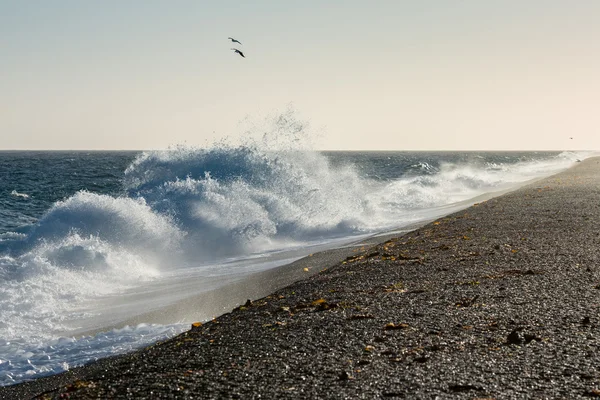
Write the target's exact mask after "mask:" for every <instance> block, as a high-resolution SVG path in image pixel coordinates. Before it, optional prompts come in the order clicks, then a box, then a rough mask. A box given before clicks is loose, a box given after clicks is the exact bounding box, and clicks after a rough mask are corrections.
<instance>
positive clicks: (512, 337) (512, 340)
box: [506, 328, 524, 344]
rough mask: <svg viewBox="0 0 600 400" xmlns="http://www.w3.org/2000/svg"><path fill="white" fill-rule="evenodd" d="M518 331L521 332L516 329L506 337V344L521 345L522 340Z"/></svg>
mask: <svg viewBox="0 0 600 400" xmlns="http://www.w3.org/2000/svg"><path fill="white" fill-rule="evenodd" d="M520 330H521V329H520V328H517V329H514V330H513V331H512V332H511V333H509V334H508V336H507V337H506V343H507V344H521V343H523V342H524V339H523V338H522V337H521V335H520V334H519V331H520Z"/></svg>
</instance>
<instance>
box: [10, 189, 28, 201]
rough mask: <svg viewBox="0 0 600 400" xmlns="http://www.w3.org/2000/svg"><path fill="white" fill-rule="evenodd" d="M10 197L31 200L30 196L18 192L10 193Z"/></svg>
mask: <svg viewBox="0 0 600 400" xmlns="http://www.w3.org/2000/svg"><path fill="white" fill-rule="evenodd" d="M10 195H11V196H14V197H21V198H23V199H28V198H29V195H28V194H26V193H19V192H17V191H16V190H13V191H12V192H10Z"/></svg>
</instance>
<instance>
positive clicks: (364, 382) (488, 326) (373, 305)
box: [0, 158, 600, 399]
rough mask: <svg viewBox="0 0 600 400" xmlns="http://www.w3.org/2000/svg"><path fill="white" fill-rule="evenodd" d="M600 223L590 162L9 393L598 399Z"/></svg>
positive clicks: (336, 257)
mask: <svg viewBox="0 0 600 400" xmlns="http://www.w3.org/2000/svg"><path fill="white" fill-rule="evenodd" d="M599 222H600V159H599V158H591V159H587V160H585V161H584V162H582V163H578V164H577V165H576V166H575V167H573V168H571V169H569V170H567V171H565V172H563V173H561V174H558V175H555V176H552V177H549V178H546V179H544V180H541V181H537V182H534V183H532V184H530V185H527V186H525V187H522V188H520V189H518V190H516V191H514V192H511V193H508V194H505V195H503V196H500V197H496V198H493V199H490V200H487V201H483V202H481V203H479V204H476V205H474V206H473V207H470V208H467V209H465V210H462V211H459V212H456V213H454V214H451V215H449V216H447V217H444V218H440V219H438V220H436V221H433V222H431V223H429V224H427V225H425V226H423V227H421V228H419V229H417V230H416V231H413V232H410V233H407V234H406V235H403V236H400V237H397V238H392V239H389V240H387V241H385V242H384V243H381V244H379V245H377V246H374V247H368V246H366V247H365V248H364V250H362V247H358V248H347V249H341V250H339V252H337V251H332V252H330V253H329V255H328V256H326V257H325V258H320V257H314V258H312V259H311V258H308V259H304V260H303V261H302V262H303V263H305V264H297V265H296V266H293V264H292V265H291V266H288V268H291V269H296V271H295V272H296V273H297V274H298V276H297V277H296V278H294V279H297V278H302V277H303V276H302V274H303V273H305V271H304V268H309V269H312V270H313V271H314V270H317V271H319V272H318V273H317V274H315V275H312V276H310V277H308V278H306V279H303V280H300V281H298V282H295V283H292V284H291V285H289V286H286V287H284V288H283V289H279V290H276V288H277V287H281V286H282V285H285V283H286V282H277V278H278V276H282V275H281V274H279V275H278V274H272V275H270V276H269V277H268V279H265V278H266V277H265V276H263V277H262V278H261V281H260V282H266V283H264V284H263V285H264V287H261V290H263V289H264V290H263V292H264V293H271V294H269V295H267V296H266V297H262V298H259V299H256V300H254V301H252V302H249V303H247V304H246V305H244V306H241V307H238V308H236V309H234V310H233V311H232V312H230V313H227V314H224V315H222V316H220V317H218V318H216V319H214V320H212V321H211V322H208V323H205V324H203V325H201V326H197V327H194V328H193V329H191V330H190V331H188V332H185V333H183V334H181V335H179V336H177V337H175V338H173V339H171V340H168V341H166V342H163V343H160V344H156V345H153V346H150V347H148V348H146V349H143V350H140V351H137V352H134V353H131V354H127V355H124V356H118V357H113V358H108V359H103V360H100V361H98V362H96V363H92V364H89V365H87V366H84V367H82V368H76V369H73V370H71V371H69V372H67V373H65V374H61V375H55V376H52V377H48V378H41V379H38V380H36V381H32V382H29V383H24V384H21V385H15V386H12V387H7V388H2V389H0V397H2V398H29V397H32V396H35V395H42V396H43V397H44V398H59V397H60V396H61V395H63V396H64V395H67V396H68V397H69V398H162V397H164V398H259V397H260V398H294V399H297V398H369V399H370V398H384V397H385V398H388V397H389V398H394V397H396V398H402V397H405V398H427V399H429V398H435V397H436V396H438V397H440V398H466V399H473V398H498V399H500V398H589V397H590V396H591V397H594V396H596V397H599V396H600V363H598V361H597V360H598V354H599V351H600V317H599V316H600V262H599V261H600V260H599V259H600V252H599V251H598V249H599V248H600V234H599V232H600V231H599V230H598V223H599ZM340 259H344V260H343V261H340ZM307 262H310V263H313V264H310V265H309V264H306V263H307ZM307 265H309V266H307ZM292 281H293V279H292ZM260 282H259V281H257V282H256V283H257V284H259V286H260V285H261V284H260ZM242 297H248V298H253V297H250V296H245V295H244V296H242Z"/></svg>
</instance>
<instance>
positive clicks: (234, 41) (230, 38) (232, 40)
mask: <svg viewBox="0 0 600 400" xmlns="http://www.w3.org/2000/svg"><path fill="white" fill-rule="evenodd" d="M227 39H229V40H231V42H232V43H239V44H242V42H240V41H239V40H236V39H234V38H232V37H228V38H227Z"/></svg>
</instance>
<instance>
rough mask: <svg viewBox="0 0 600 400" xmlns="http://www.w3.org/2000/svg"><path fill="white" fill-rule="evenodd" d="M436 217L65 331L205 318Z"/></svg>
mask: <svg viewBox="0 0 600 400" xmlns="http://www.w3.org/2000/svg"><path fill="white" fill-rule="evenodd" d="M542 179H545V178H544V177H542V178H533V179H530V180H528V181H525V182H522V183H520V184H518V185H516V186H512V187H510V188H505V189H502V190H498V191H493V192H488V193H483V194H480V195H478V196H476V197H473V198H471V199H467V200H464V201H462V202H459V203H456V204H450V205H447V206H443V207H441V209H447V210H450V211H448V212H443V213H440V214H442V216H440V217H439V218H442V217H443V216H444V215H448V214H452V213H453V212H458V211H460V210H463V209H465V208H468V207H470V206H472V204H474V203H477V202H481V201H487V200H489V199H492V198H494V197H498V196H502V195H504V194H506V193H510V192H512V191H515V190H518V189H519V188H521V187H523V186H526V185H529V184H533V183H535V182H537V181H539V180H542ZM435 219H436V218H430V219H426V220H421V221H418V222H413V223H410V224H408V225H406V226H403V227H401V228H398V229H396V230H393V231H390V232H382V233H378V234H373V235H372V236H367V237H364V238H362V239H358V240H356V241H354V242H350V243H348V244H346V245H343V246H341V247H334V248H331V249H327V250H322V251H318V252H315V253H314V254H310V255H308V256H304V257H302V258H300V259H298V260H296V261H293V262H291V263H287V264H283V265H280V266H277V267H275V268H272V269H268V270H264V271H261V272H257V273H253V274H250V275H248V276H245V277H243V278H242V279H240V280H239V281H236V282H231V283H227V284H226V285H223V286H220V287H218V288H215V289H211V290H208V291H205V292H202V293H199V294H197V295H194V296H190V297H187V298H185V299H182V300H179V301H176V302H175V303H173V304H169V305H167V306H164V307H159V308H157V309H154V310H151V311H148V312H144V313H141V314H138V315H135V316H132V317H129V318H126V319H122V320H119V321H118V322H115V323H112V324H109V325H107V326H102V327H98V328H92V329H80V330H75V331H74V332H72V333H66V334H65V335H67V336H74V337H83V336H90V335H96V334H98V333H102V332H107V331H110V330H111V329H119V328H123V327H126V326H136V325H138V324H141V323H159V324H171V323H183V322H182V321H188V322H186V323H192V322H196V321H198V322H205V321H208V320H210V319H212V318H215V317H219V316H220V315H222V314H224V313H227V312H229V311H231V310H232V309H234V308H235V307H238V306H240V305H241V304H244V303H245V302H246V301H247V300H255V299H258V298H261V297H265V296H267V295H269V294H271V293H272V292H274V291H276V290H278V289H281V288H283V287H285V286H288V285H290V284H292V283H294V282H297V281H299V280H302V279H306V278H309V277H310V276H312V275H314V274H316V273H318V272H320V270H319V268H318V265H327V266H329V265H335V264H337V263H339V262H340V260H343V259H345V258H347V257H350V256H352V255H353V254H355V253H357V252H360V251H364V250H365V248H368V247H372V246H375V245H377V244H380V243H382V242H384V241H386V240H389V239H391V238H395V237H398V236H403V235H405V234H407V233H410V232H412V231H414V230H417V229H419V228H421V227H422V226H424V225H426V224H428V223H431V222H432V221H434V220H435Z"/></svg>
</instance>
